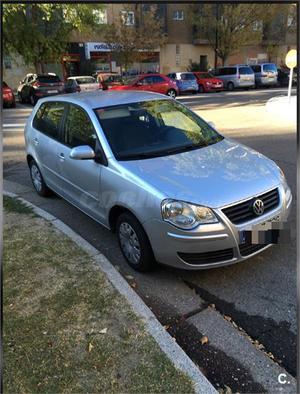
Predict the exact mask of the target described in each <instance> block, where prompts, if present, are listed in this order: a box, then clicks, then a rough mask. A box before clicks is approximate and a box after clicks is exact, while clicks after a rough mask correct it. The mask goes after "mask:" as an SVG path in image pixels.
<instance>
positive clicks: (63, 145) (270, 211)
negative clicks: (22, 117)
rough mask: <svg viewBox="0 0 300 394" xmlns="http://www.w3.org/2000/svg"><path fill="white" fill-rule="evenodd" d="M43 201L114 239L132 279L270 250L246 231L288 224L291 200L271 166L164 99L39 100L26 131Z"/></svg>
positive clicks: (134, 95) (111, 95) (94, 96)
mask: <svg viewBox="0 0 300 394" xmlns="http://www.w3.org/2000/svg"><path fill="white" fill-rule="evenodd" d="M25 141H26V150H27V161H28V165H29V168H30V175H31V179H32V182H33V186H34V187H35V189H36V191H37V193H38V194H40V195H41V196H47V195H48V194H49V193H50V192H51V191H54V192H55V193H57V194H58V195H60V196H61V197H63V198H65V199H66V200H67V201H69V202H70V203H71V204H73V205H75V206H76V207H77V208H79V209H80V210H82V211H83V212H85V213H86V214H87V215H89V216H90V217H92V218H93V219H95V220H96V221H98V222H99V223H101V224H102V225H103V226H105V227H106V228H108V229H110V230H111V231H113V232H116V234H117V237H118V240H119V245H120V248H121V251H122V253H123V255H124V257H125V259H126V260H127V262H128V263H129V264H130V265H131V266H132V267H133V268H134V269H136V270H139V271H147V270H150V269H152V268H153V267H154V266H155V263H156V262H160V263H163V264H167V265H171V266H174V267H178V268H187V269H204V268H211V267H218V266H223V265H227V264H232V263H236V262H239V261H243V260H245V259H247V258H249V257H251V256H253V255H255V254H257V253H259V252H261V251H263V250H264V249H266V248H267V247H269V246H270V245H269V244H266V243H262V244H258V243H255V242H252V241H251V239H250V240H249V238H248V237H246V236H245V234H248V233H247V232H248V231H249V229H250V230H251V231H252V230H253V229H258V228H260V227H262V226H263V225H264V224H265V223H268V222H271V221H285V220H286V219H287V216H288V213H289V210H290V206H291V201H292V195H291V191H290V188H289V187H288V185H287V182H286V180H285V177H284V174H283V172H282V171H281V170H280V168H279V167H278V166H277V165H276V164H275V163H274V162H273V161H272V160H270V159H268V158H266V157H265V156H263V155H262V154H260V153H258V152H256V151H254V150H253V149H250V148H248V147H246V146H244V145H242V144H240V143H238V142H237V141H235V140H231V139H229V138H225V137H224V136H223V135H221V134H220V133H218V132H217V131H216V130H215V129H214V128H213V127H212V126H211V125H210V124H208V123H207V122H206V121H204V120H203V119H202V118H201V117H200V116H198V115H197V114H196V113H194V112H192V111H191V110H190V109H188V108H187V107H186V106H184V105H183V104H180V103H179V102H177V101H175V100H173V99H171V98H169V97H166V96H164V95H161V94H155V93H150V92H134V91H107V92H102V93H101V94H99V93H97V92H89V93H82V94H80V95H78V94H69V95H61V96H56V97H49V98H45V99H42V100H40V101H39V102H38V104H37V105H36V107H35V108H34V110H33V112H32V114H31V115H30V117H29V118H28V121H27V123H26V126H25Z"/></svg>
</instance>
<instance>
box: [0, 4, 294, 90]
mask: <svg viewBox="0 0 300 394" xmlns="http://www.w3.org/2000/svg"><path fill="white" fill-rule="evenodd" d="M147 7H149V5H147V4H117V3H114V4H106V5H105V8H103V10H101V11H99V10H97V11H95V12H96V14H95V16H96V18H97V22H98V24H99V26H100V27H101V25H103V27H105V25H109V24H112V23H113V22H116V21H117V20H118V19H119V18H120V15H123V18H124V21H125V23H126V25H127V26H128V28H133V29H134V28H135V26H136V24H137V23H143V20H144V18H146V17H147V14H146V10H147ZM190 13H191V6H190V5H189V4H180V3H175V4H174V3H173V4H163V3H158V4H157V15H158V16H159V19H160V21H161V25H162V28H163V33H164V34H166V35H167V41H166V43H164V45H160V46H159V47H158V48H156V49H155V50H153V51H151V52H143V60H142V61H141V62H139V63H133V64H131V65H130V69H129V72H130V73H132V74H134V73H142V72H149V71H150V72H152V71H155V72H161V73H164V74H166V73H169V72H171V71H186V70H187V68H188V67H189V64H190V63H191V62H196V63H198V64H200V65H201V67H202V68H203V69H205V68H206V67H208V68H209V67H214V62H215V53H214V50H213V49H212V48H211V46H210V45H209V43H208V40H207V39H206V38H205V36H204V35H203V34H202V33H201V31H200V32H199V31H197V29H195V26H193V24H192V22H191V20H192V19H191V14H190ZM294 22H295V21H294ZM294 22H293V23H294ZM280 23H281V25H284V24H285V23H289V20H288V21H281V22H280ZM278 24H279V21H274V26H275V27H276V26H278ZM273 30H274V37H273V48H272V40H270V38H268V40H263V41H262V43H261V45H257V46H244V47H242V48H241V49H240V51H239V53H237V54H235V55H234V56H231V57H230V58H229V59H228V61H227V63H228V64H236V63H257V62H260V61H265V60H267V61H274V62H275V63H277V64H278V65H280V64H282V63H283V62H284V57H285V54H286V52H287V51H288V50H289V49H290V48H295V47H296V38H295V34H289V33H287V32H286V31H285V30H283V32H282V33H278V31H277V30H276V28H273ZM103 31H104V29H103ZM276 32H277V33H276ZM279 36H280V45H278V40H279ZM219 64H221V61H219ZM46 70H47V71H48V72H56V73H57V74H58V75H60V76H61V78H63V79H66V78H67V77H68V76H72V75H79V74H81V75H84V74H85V75H86V74H87V75H91V74H92V73H94V72H96V71H115V72H121V71H123V70H122V69H121V65H120V64H118V61H117V59H116V58H114V54H113V52H112V51H111V49H110V47H109V45H108V43H107V42H106V41H105V35H104V34H102V33H101V28H100V29H98V32H97V33H93V34H90V35H85V34H82V33H79V32H76V31H74V32H73V34H72V36H71V39H70V43H69V45H68V48H67V49H66V51H65V53H62V55H61V60H60V62H59V63H55V64H47V66H46ZM27 72H33V67H28V66H25V65H24V64H23V63H22V59H14V60H12V59H8V58H7V57H4V64H3V76H4V79H5V80H6V81H7V83H9V84H10V85H11V86H13V87H15V86H17V85H18V82H19V80H20V79H21V78H22V77H23V76H24V74H26V73H27Z"/></svg>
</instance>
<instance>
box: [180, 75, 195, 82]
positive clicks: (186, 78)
mask: <svg viewBox="0 0 300 394" xmlns="http://www.w3.org/2000/svg"><path fill="white" fill-rule="evenodd" d="M180 78H181V79H182V80H183V81H194V80H195V79H196V77H195V75H194V74H189V73H185V74H181V76H180Z"/></svg>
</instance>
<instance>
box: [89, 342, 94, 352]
mask: <svg viewBox="0 0 300 394" xmlns="http://www.w3.org/2000/svg"><path fill="white" fill-rule="evenodd" d="M93 348H94V346H93V345H92V344H91V342H90V343H89V346H88V352H89V353H91V351H92V349H93Z"/></svg>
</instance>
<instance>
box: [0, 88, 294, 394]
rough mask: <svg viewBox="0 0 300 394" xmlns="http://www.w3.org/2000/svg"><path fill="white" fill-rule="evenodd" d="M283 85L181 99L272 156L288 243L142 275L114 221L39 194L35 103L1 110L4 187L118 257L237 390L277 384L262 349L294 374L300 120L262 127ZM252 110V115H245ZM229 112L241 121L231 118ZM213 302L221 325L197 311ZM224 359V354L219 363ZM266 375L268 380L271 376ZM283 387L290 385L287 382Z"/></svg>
mask: <svg viewBox="0 0 300 394" xmlns="http://www.w3.org/2000/svg"><path fill="white" fill-rule="evenodd" d="M283 94H286V90H282V89H265V90H257V91H256V90H250V91H236V92H221V93H210V94H202V95H197V96H194V95H191V96H185V97H180V98H179V100H180V101H182V102H184V103H185V104H186V105H188V106H189V107H190V108H192V109H193V110H195V111H197V112H199V113H200V114H201V115H203V116H204V117H205V118H206V119H208V118H210V119H209V120H213V121H214V122H215V124H216V127H217V128H218V129H219V130H220V132H222V133H223V134H224V135H225V136H229V137H234V138H235V139H236V140H238V141H240V142H242V143H244V144H246V145H249V146H251V147H252V148H254V149H256V150H258V151H259V152H261V153H263V154H265V155H266V156H268V157H270V158H271V159H273V160H275V161H276V163H277V164H278V165H279V166H280V167H281V168H282V169H283V170H284V172H285V174H286V177H287V180H288V183H289V185H290V186H291V189H292V192H293V195H294V202H293V207H292V212H291V215H290V221H289V224H290V227H291V231H292V240H291V242H290V243H289V244H282V245H276V246H273V247H272V248H270V249H268V250H266V251H264V252H263V253H261V254H259V255H258V256H256V257H253V258H251V259H249V260H247V261H246V262H243V263H239V264H236V265H232V266H228V267H225V268H219V269H213V270H207V271H198V272H195V271H193V272H189V271H183V270H176V269H172V268H168V267H164V266H159V267H158V268H157V270H156V271H154V272H152V273H150V274H147V275H145V274H138V273H136V272H135V271H133V270H132V269H130V268H129V267H128V265H127V264H126V262H125V260H124V258H123V257H122V255H121V253H120V251H119V248H118V245H117V241H116V238H115V236H114V235H113V234H111V233H110V232H109V231H108V230H106V229H104V228H102V227H101V226H100V225H99V224H97V223H96V222H94V221H93V220H92V219H90V218H89V217H87V216H86V215H84V214H83V213H81V212H80V211H79V210H77V209H76V208H74V207H73V206H71V205H70V204H68V203H67V202H65V201H64V200H62V199H61V198H59V197H56V196H53V197H51V198H48V199H42V198H41V197H39V196H38V195H36V193H35V192H34V191H33V187H32V185H31V182H30V179H29V172H28V169H27V164H26V159H25V152H24V138H23V125H24V122H25V120H26V118H27V116H28V115H29V113H30V111H31V107H30V106H29V105H20V104H18V103H17V108H16V109H5V110H4V111H3V124H4V127H3V132H4V134H3V135H4V140H3V143H4V152H3V157H4V163H3V167H4V180H5V182H6V183H5V184H4V187H6V186H7V187H9V188H10V189H11V190H14V191H15V192H17V193H18V194H20V195H22V196H23V197H24V198H26V199H27V200H29V201H31V202H33V203H35V204H36V205H38V206H40V207H42V208H43V209H45V210H46V211H49V212H50V213H52V214H54V215H56V216H57V217H58V218H60V219H61V220H62V221H64V222H65V223H66V224H67V225H69V226H70V227H71V228H73V229H74V230H75V231H76V232H78V233H79V234H80V235H81V236H83V237H84V238H85V239H86V240H88V241H89V242H90V243H91V244H93V245H94V246H95V247H96V248H98V249H99V250H100V251H101V252H102V253H103V254H104V255H105V256H106V257H107V258H108V259H109V260H110V261H111V262H112V263H113V264H114V265H115V266H117V268H118V269H119V270H120V272H121V273H122V274H123V275H124V276H125V277H126V278H127V280H128V281H129V282H130V283H131V284H132V286H133V287H134V288H135V290H136V291H137V292H138V293H139V294H140V295H141V297H142V298H143V299H144V300H145V302H146V303H147V304H148V305H149V306H150V307H151V308H152V310H153V311H154V312H155V313H156V315H157V316H158V318H159V319H160V321H161V322H162V323H163V324H164V325H166V329H168V330H169V332H170V333H171V334H172V335H174V336H175V338H176V340H177V342H178V343H179V344H180V345H181V346H182V347H183V348H184V349H185V350H186V351H187V353H188V354H189V355H190V356H191V357H192V358H193V359H194V360H195V361H196V362H198V364H199V366H200V367H201V368H202V369H203V371H204V373H205V374H206V375H207V377H208V378H209V380H211V381H212V383H213V384H214V385H215V387H216V388H219V387H225V385H227V386H229V387H231V388H232V390H233V391H239V392H261V391H262V390H267V391H270V392H275V391H276V390H277V388H278V387H277V386H276V387H275V386H272V384H275V380H276V376H273V375H274V374H275V373H273V375H272V374H271V372H268V371H262V370H261V369H262V368H261V367H259V366H258V365H257V366H256V367H255V366H254V367H253V366H251V365H252V364H253V363H254V364H256V363H257V362H258V361H257V360H258V359H260V357H264V359H263V361H262V362H265V361H264V360H265V359H266V358H267V360H269V361H270V365H271V367H270V368H269V369H270V371H271V370H272V368H273V364H274V366H275V363H274V360H275V361H276V363H277V364H279V365H280V366H281V367H282V368H283V371H287V372H288V373H289V374H291V375H292V376H295V375H296V330H297V321H296V236H295V234H296V232H295V231H296V204H295V201H296V200H295V195H296V128H295V125H293V124H292V123H291V124H281V123H280V122H277V120H276V119H275V118H274V119H273V120H272V119H271V120H268V122H266V124H265V127H264V126H261V127H258V126H259V125H264V123H263V122H264V121H265V119H264V117H263V114H264V112H263V111H264V105H265V103H266V101H267V100H269V99H270V98H271V97H274V96H280V95H283ZM293 94H295V91H294V92H293ZM256 111H257V112H256ZM259 111H260V112H259ZM256 114H260V115H259V116H257V115H256ZM245 116H248V117H249V119H248V118H247V121H245ZM230 119H232V120H234V122H233V123H234V125H235V127H231V122H230ZM251 119H253V122H252V121H251ZM208 305H212V307H211V306H210V307H209V306H208ZM209 308H210V309H209ZM208 310H213V311H215V315H214V316H215V317H216V316H217V320H216V322H218V321H219V323H220V324H218V323H216V322H215V320H213V319H212V321H211V324H210V325H209V326H206V325H207V324H206V323H207V322H208V321H209V317H208V320H206V323H203V322H202V323H201V324H202V325H201V324H200V323H199V324H200V325H198V326H197V324H198V323H197V324H196V323H195V321H194V320H192V319H193V318H194V319H195V318H197V317H198V316H201V313H202V314H203V313H207V311H208ZM203 316H204V315H203ZM215 317H214V319H215ZM224 318H225V320H226V321H227V322H231V326H230V327H229V328H230V335H229V337H228V338H234V335H235V333H236V332H238V333H241V332H242V333H243V335H244V336H246V337H248V336H249V337H250V338H251V340H252V345H251V346H253V349H254V350H255V351H254V353H253V357H254V359H253V363H252V364H251V365H250V364H249V365H248V364H247V362H246V361H247V360H246V358H245V357H246V356H245V355H243V354H244V353H245V349H244V348H243V346H244V345H240V347H241V348H239V347H237V349H236V351H235V352H234V353H232V346H231V345H230V344H229V342H228V345H226V343H225V344H224V347H222V346H223V345H222V344H219V342H218V341H219V339H220V338H219V337H220V334H218V332H217V330H216V325H217V326H221V324H222V322H221V320H222V321H223V320H224ZM182 321H184V324H182ZM199 321H200V320H199ZM238 327H239V328H240V329H238ZM202 334H205V335H208V337H209V339H210V343H211V344H210V345H208V346H207V347H206V348H205V351H204V352H199V349H198V348H197V347H199V346H201V345H199V341H200V338H201V336H202ZM255 340H256V341H257V342H255V343H254V344H253V341H255ZM195 341H196V342H195ZM257 344H260V345H262V347H261V349H262V350H257ZM267 353H268V354H267ZM266 354H267V355H266ZM243 357H244V358H243ZM249 357H250V356H249ZM255 357H258V358H257V360H256V359H255ZM217 359H218V360H222V362H221V363H216V360H217ZM255 360H256V361H255ZM277 364H276V365H277ZM255 368H257V369H255ZM274 368H275V367H274ZM276 368H277V367H276ZM276 368H275V369H276ZM263 369H264V368H263ZM266 369H268V368H266ZM275 369H274V371H275ZM272 371H273V370H272ZM268 374H269V375H268ZM267 378H268V379H269V380H270V381H271V382H268V383H266V379H267ZM272 380H274V382H272ZM276 383H277V382H276ZM274 387H275V388H274ZM278 390H279V389H278ZM285 390H286V391H285ZM283 392H288V386H287V385H286V386H285V387H283Z"/></svg>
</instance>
